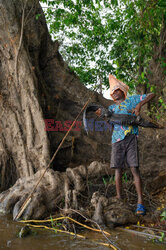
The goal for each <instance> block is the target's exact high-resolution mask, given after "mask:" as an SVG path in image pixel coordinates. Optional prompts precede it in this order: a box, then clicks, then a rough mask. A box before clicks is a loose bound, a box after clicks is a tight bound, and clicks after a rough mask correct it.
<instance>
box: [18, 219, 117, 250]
mask: <svg viewBox="0 0 166 250" xmlns="http://www.w3.org/2000/svg"><path fill="white" fill-rule="evenodd" d="M84 218H85V217H84ZM64 219H68V220H70V221H72V222H74V223H76V224H78V225H80V226H82V227H85V228H87V229H89V230H92V231H95V232H101V233H102V234H103V233H104V237H106V236H105V234H106V235H111V234H110V233H108V232H106V231H103V230H102V229H96V228H92V227H89V226H87V225H84V224H82V223H80V222H78V221H76V220H74V219H72V218H70V217H68V216H66V217H59V218H54V219H53V218H52V219H48V220H21V221H19V222H22V223H26V224H27V223H28V224H27V226H31V227H36V228H45V229H48V230H52V231H55V230H56V231H57V232H61V233H67V234H70V235H73V236H78V237H81V238H84V239H85V238H86V237H85V236H82V235H79V234H76V233H72V232H68V231H64V230H60V229H54V228H50V227H47V226H44V225H32V224H29V223H31V222H33V223H41V222H42V223H44V222H53V221H58V220H64ZM86 219H87V218H86ZM87 220H89V219H87ZM93 222H94V221H93ZM96 224H97V223H96ZM97 225H98V224H97ZM98 226H99V225H98ZM99 227H100V226H99ZM106 239H107V240H108V241H109V242H110V244H108V243H100V242H96V243H97V244H99V245H103V246H106V247H109V248H112V249H114V250H118V248H117V247H115V246H114V245H113V243H112V242H111V241H110V240H109V239H108V238H107V237H106Z"/></svg>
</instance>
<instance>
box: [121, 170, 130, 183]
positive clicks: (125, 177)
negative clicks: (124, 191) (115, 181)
mask: <svg viewBox="0 0 166 250" xmlns="http://www.w3.org/2000/svg"><path fill="white" fill-rule="evenodd" d="M122 181H123V182H125V183H127V182H128V181H129V180H128V178H127V174H126V172H125V173H124V174H123V176H122Z"/></svg>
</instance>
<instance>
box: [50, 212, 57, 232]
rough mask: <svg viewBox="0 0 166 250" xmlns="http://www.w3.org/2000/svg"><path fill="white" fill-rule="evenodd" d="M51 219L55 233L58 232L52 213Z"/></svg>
mask: <svg viewBox="0 0 166 250" xmlns="http://www.w3.org/2000/svg"><path fill="white" fill-rule="evenodd" d="M50 220H51V225H52V228H53V229H54V231H55V233H57V229H56V227H55V222H54V221H53V218H52V216H51V215H50Z"/></svg>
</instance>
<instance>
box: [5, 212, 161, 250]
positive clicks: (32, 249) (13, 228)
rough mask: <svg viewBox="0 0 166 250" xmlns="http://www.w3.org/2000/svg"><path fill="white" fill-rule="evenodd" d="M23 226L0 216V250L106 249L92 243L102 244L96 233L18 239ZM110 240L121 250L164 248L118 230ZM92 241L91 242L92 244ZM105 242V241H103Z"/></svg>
mask: <svg viewBox="0 0 166 250" xmlns="http://www.w3.org/2000/svg"><path fill="white" fill-rule="evenodd" d="M22 226H23V225H22V224H21V223H16V222H13V221H12V220H11V218H10V217H8V216H2V215H0V249H13V250H15V249H16V250H44V249H47V250H53V249H54V250H63V249H65V250H68V249H72V250H73V249H74V250H76V249H78V250H86V249H87V250H88V249H101V250H104V249H108V248H107V247H104V246H99V245H98V244H96V243H95V242H94V241H100V242H104V240H103V237H102V236H101V235H100V234H98V233H93V232H85V233H84V235H85V236H87V238H88V239H86V240H85V239H73V237H71V236H67V235H64V234H58V233H54V232H48V231H47V230H43V229H42V230H41V229H40V230H36V229H35V230H34V231H36V232H37V234H36V235H32V236H27V237H26V238H22V239H20V238H18V237H17V233H18V232H19V230H20V229H21V227H22ZM110 232H111V234H112V237H111V239H112V240H113V241H114V242H115V243H116V244H117V245H118V247H119V248H120V249H122V250H128V249H134V250H140V249H142V250H143V249H145V250H146V249H147V250H156V249H157V250H165V249H166V246H165V245H162V244H158V243H153V242H152V240H147V239H145V238H143V237H138V236H134V235H131V234H128V233H124V232H120V231H119V230H118V229H116V230H113V231H110ZM92 241H93V242H92ZM105 242H106V241H105Z"/></svg>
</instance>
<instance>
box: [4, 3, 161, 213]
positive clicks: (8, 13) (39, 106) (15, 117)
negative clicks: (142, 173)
mask: <svg viewBox="0 0 166 250" xmlns="http://www.w3.org/2000/svg"><path fill="white" fill-rule="evenodd" d="M0 12H1V15H0V107H1V117H0V132H1V137H0V190H1V191H3V190H6V191H4V192H2V193H1V194H0V211H1V210H3V211H5V212H12V211H13V215H14V217H15V215H16V214H17V213H18V211H19V209H20V207H21V205H22V204H23V202H24V200H25V199H26V197H27V196H28V194H29V193H30V192H31V191H32V188H33V187H34V185H35V184H36V182H37V181H38V179H39V177H40V176H41V174H42V173H43V169H44V168H45V167H46V165H47V164H48V162H49V160H50V158H51V157H52V155H53V153H54V151H55V149H56V148H57V146H58V145H59V143H60V142H61V140H62V138H63V136H64V134H65V133H66V131H61V130H62V129H60V128H59V131H46V130H45V119H53V120H54V121H61V122H62V124H63V122H64V121H66V120H68V121H73V120H74V119H75V117H76V116H77V114H78V113H79V112H80V110H81V108H82V106H83V105H84V104H85V102H86V101H87V100H88V98H89V96H90V95H91V94H92V91H90V90H88V89H87V88H86V87H85V86H83V85H82V84H81V83H80V81H79V79H78V77H77V76H76V75H75V74H74V73H73V72H71V71H70V69H69V68H68V66H67V65H66V64H65V62H64V61H63V59H62V57H61V55H60V54H59V52H58V47H59V45H58V42H56V41H55V42H53V41H52V40H51V37H50V35H49V33H48V29H47V26H46V22H45V17H44V14H43V11H42V9H41V6H40V5H39V2H38V0H32V1H30V0H28V1H26V0H13V1H9V0H8V1H6V0H0ZM36 14H40V15H39V18H38V19H36ZM92 102H99V103H100V104H102V105H105V106H108V105H109V104H111V102H110V101H106V100H105V99H104V98H103V97H102V96H100V95H98V94H97V93H95V95H94V97H93V99H92ZM81 119H82V117H80V120H81ZM54 126H55V124H54ZM143 140H144V137H143V139H142V141H143ZM144 141H145V140H144ZM149 145H151V142H149ZM153 145H154V144H153ZM160 146H162V148H163V145H160ZM110 150H111V133H110V131H108V132H107V133H102V136H101V134H100V132H95V133H90V135H89V136H87V135H86V134H85V132H84V130H83V129H82V128H81V130H79V131H74V130H72V131H71V133H70V135H69V136H68V137H67V139H66V142H65V143H64V144H63V146H62V148H61V150H60V151H59V153H58V155H57V156H56V158H55V160H54V162H53V163H52V165H51V168H52V169H50V170H48V171H47V173H46V174H45V176H44V178H43V179H42V181H41V183H40V185H39V186H38V188H37V189H36V191H35V192H34V195H33V197H32V201H31V203H30V204H29V206H28V207H27V208H26V210H25V212H24V214H23V216H24V218H30V217H33V218H39V217H44V216H47V215H49V214H50V213H51V212H52V211H55V209H57V207H60V208H66V209H67V208H69V207H73V208H77V209H78V208H79V206H82V205H85V204H87V203H88V202H89V201H90V198H91V197H89V186H88V179H89V178H94V177H95V176H99V177H100V178H101V176H102V175H105V174H108V172H109V165H108V164H106V165H105V164H99V163H98V162H93V163H92V164H90V165H89V163H90V162H91V161H94V160H101V161H102V162H109V158H110ZM142 150H143V149H142ZM142 155H143V154H142ZM148 155H150V157H151V160H152V158H154V161H155V155H154V157H153V156H152V155H151V153H148ZM162 162H163V161H162ZM80 164H83V165H81V166H78V165H80ZM147 164H149V163H147ZM73 166H77V167H76V168H71V167H73ZM161 168H162V169H163V166H161ZM55 170H56V171H55ZM57 170H63V171H64V172H63V173H61V172H58V171H57ZM65 170H66V172H65ZM12 185H13V187H11V186H12ZM9 187H11V188H9ZM8 188H9V189H8ZM7 189H8V190H7ZM95 191H96V190H95ZM80 192H83V194H84V196H81V199H80V196H79V194H80ZM87 194H88V197H87ZM82 197H84V198H82ZM78 199H80V200H79V201H80V202H79V203H78ZM99 200H100V199H99ZM96 204H97V203H96ZM99 205H100V204H99ZM96 206H97V205H96ZM102 206H103V205H102ZM102 206H98V207H102ZM128 217H129V216H128Z"/></svg>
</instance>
